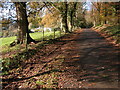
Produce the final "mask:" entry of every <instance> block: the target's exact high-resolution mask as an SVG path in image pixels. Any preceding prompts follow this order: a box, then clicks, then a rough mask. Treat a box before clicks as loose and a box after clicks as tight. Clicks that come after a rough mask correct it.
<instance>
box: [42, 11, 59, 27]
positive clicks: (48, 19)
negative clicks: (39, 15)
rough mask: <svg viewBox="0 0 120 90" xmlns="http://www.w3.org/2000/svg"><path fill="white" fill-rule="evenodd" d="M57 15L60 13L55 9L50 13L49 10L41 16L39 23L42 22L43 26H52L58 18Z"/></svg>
mask: <svg viewBox="0 0 120 90" xmlns="http://www.w3.org/2000/svg"><path fill="white" fill-rule="evenodd" d="M59 15H60V13H59V12H58V11H57V10H54V12H52V13H51V12H49V13H47V14H46V15H45V16H44V17H43V19H42V21H41V23H42V24H44V26H45V27H54V26H56V25H57V22H58V21H59V19H60V18H59Z"/></svg>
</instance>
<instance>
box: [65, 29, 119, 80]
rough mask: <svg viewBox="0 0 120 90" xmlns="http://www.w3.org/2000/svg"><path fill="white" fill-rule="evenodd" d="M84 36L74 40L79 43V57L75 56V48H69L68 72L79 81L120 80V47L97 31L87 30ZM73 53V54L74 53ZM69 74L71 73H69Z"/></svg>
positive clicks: (66, 63) (66, 65)
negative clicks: (109, 41)
mask: <svg viewBox="0 0 120 90" xmlns="http://www.w3.org/2000/svg"><path fill="white" fill-rule="evenodd" d="M81 35H82V36H80V38H77V39H75V40H73V41H75V42H76V43H79V47H78V48H77V49H76V50H79V52H78V53H75V54H78V56H77V57H74V53H73V52H74V51H75V50H72V49H70V50H67V51H66V52H69V54H71V55H73V56H71V57H70V55H67V56H66V57H65V58H66V59H65V62H64V67H68V69H65V71H66V73H67V72H72V74H73V75H72V76H73V77H74V78H76V79H77V81H88V82H118V81H119V80H120V79H119V66H120V61H119V59H118V56H119V54H120V48H117V47H115V46H113V45H112V44H110V43H108V41H107V40H105V38H104V37H102V36H101V35H100V34H98V33H97V32H95V31H86V32H83V33H81ZM72 53H73V54H72ZM67 75H68V76H69V74H67Z"/></svg>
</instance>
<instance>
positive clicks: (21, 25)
mask: <svg viewBox="0 0 120 90" xmlns="http://www.w3.org/2000/svg"><path fill="white" fill-rule="evenodd" d="M14 4H15V7H16V13H17V23H18V30H19V31H18V37H17V42H15V41H14V42H13V43H12V44H11V45H13V44H14V43H17V44H18V43H24V42H25V39H26V37H27V43H30V42H35V40H33V39H32V38H31V37H30V35H29V31H28V24H29V23H28V19H27V12H26V2H14Z"/></svg>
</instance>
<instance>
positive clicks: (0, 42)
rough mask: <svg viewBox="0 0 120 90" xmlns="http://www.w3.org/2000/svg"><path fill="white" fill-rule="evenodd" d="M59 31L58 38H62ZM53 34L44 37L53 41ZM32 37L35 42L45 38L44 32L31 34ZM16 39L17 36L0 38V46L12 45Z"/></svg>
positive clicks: (48, 33)
mask: <svg viewBox="0 0 120 90" xmlns="http://www.w3.org/2000/svg"><path fill="white" fill-rule="evenodd" d="M59 33H60V32H59V31H56V32H55V34H56V38H57V37H59V36H60V34H59ZM53 34H54V32H45V33H44V36H45V39H53V37H54V36H53ZM30 36H31V37H32V38H33V39H35V40H38V41H39V40H42V38H43V34H42V32H35V33H30ZM15 39H16V36H12V37H6V38H0V46H5V45H7V46H8V45H10V43H12V42H13V41H14V40H15Z"/></svg>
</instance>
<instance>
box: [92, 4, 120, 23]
mask: <svg viewBox="0 0 120 90" xmlns="http://www.w3.org/2000/svg"><path fill="white" fill-rule="evenodd" d="M119 4H120V2H92V17H93V21H94V25H101V24H118V23H119V14H118V13H119V11H120V6H119Z"/></svg>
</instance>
